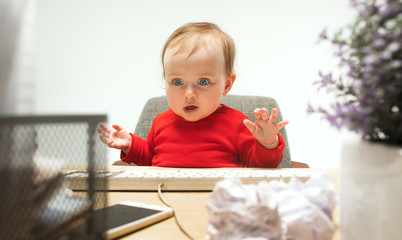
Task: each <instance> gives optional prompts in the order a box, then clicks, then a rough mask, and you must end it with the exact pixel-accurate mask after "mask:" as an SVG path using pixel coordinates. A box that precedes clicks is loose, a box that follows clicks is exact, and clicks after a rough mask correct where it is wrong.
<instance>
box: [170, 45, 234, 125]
mask: <svg viewBox="0 0 402 240" xmlns="http://www.w3.org/2000/svg"><path fill="white" fill-rule="evenodd" d="M176 50H177V49H176V48H173V49H171V48H168V49H167V51H166V53H165V56H164V69H165V84H166V96H167V100H168V102H169V106H170V108H171V109H172V110H173V112H174V113H176V114H177V115H179V116H181V117H183V118H184V119H185V120H187V121H191V122H194V121H198V120H201V119H203V118H205V117H207V116H209V115H210V114H212V113H213V112H215V111H216V110H217V109H218V108H219V107H220V103H221V99H222V96H223V95H226V94H227V93H228V92H229V90H230V88H231V86H232V84H233V81H234V79H235V77H236V75H235V74H234V73H233V74H230V75H228V74H227V73H226V71H225V60H224V57H223V53H222V50H220V49H218V48H213V49H208V50H206V49H203V48H200V49H199V50H197V51H196V52H195V53H194V54H192V55H191V56H188V53H187V52H186V51H183V52H180V53H177V54H175V52H176Z"/></svg>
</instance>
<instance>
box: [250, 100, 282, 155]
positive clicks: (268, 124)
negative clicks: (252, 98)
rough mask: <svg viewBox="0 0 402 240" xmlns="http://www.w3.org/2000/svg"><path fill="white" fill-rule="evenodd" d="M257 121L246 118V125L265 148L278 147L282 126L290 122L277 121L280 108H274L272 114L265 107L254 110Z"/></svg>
mask: <svg viewBox="0 0 402 240" xmlns="http://www.w3.org/2000/svg"><path fill="white" fill-rule="evenodd" d="M254 115H255V123H253V122H252V121H250V120H248V119H245V120H244V121H243V122H244V125H246V127H247V128H248V129H249V130H250V132H251V134H252V135H253V136H254V137H255V139H257V141H258V142H259V143H260V144H261V145H262V146H264V147H265V148H268V149H271V148H276V147H277V145H278V138H277V134H278V132H279V130H280V129H281V128H283V127H284V126H286V125H287V124H288V123H289V122H288V121H282V122H279V123H276V119H277V117H278V109H276V108H274V109H272V113H271V116H269V112H268V110H267V109H265V108H261V109H259V108H257V109H255V110H254Z"/></svg>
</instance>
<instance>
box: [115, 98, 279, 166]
mask: <svg viewBox="0 0 402 240" xmlns="http://www.w3.org/2000/svg"><path fill="white" fill-rule="evenodd" d="M246 118H247V119H249V117H248V116H246V115H244V114H243V113H242V112H239V111H237V110H235V109H233V108H229V107H227V106H225V105H223V104H222V107H220V108H219V109H218V110H217V111H215V112H214V113H213V114H211V115H210V116H208V117H206V118H204V119H201V120H199V121H196V122H189V121H186V120H185V119H183V118H182V117H180V116H178V115H176V114H175V113H174V112H173V111H172V110H168V111H166V112H164V113H161V114H159V115H158V116H156V118H155V119H154V121H153V124H152V128H151V130H150V132H149V134H148V136H147V140H144V139H142V138H139V137H137V136H135V135H133V134H131V137H132V142H131V146H130V149H129V150H128V152H127V154H124V152H121V159H122V160H123V161H124V162H127V163H135V164H137V165H140V166H151V165H152V166H160V167H195V168H211V167H245V166H246V167H266V168H276V167H278V166H279V164H280V163H281V160H282V154H283V149H284V147H285V142H284V140H283V138H282V137H281V135H280V134H278V138H279V144H278V146H277V148H275V149H266V148H264V147H263V146H262V145H261V144H260V143H259V142H258V141H257V140H256V139H255V138H254V137H253V136H252V135H251V133H250V131H249V130H248V129H247V128H246V126H244V124H243V120H244V119H246Z"/></svg>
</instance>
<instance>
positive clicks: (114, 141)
mask: <svg viewBox="0 0 402 240" xmlns="http://www.w3.org/2000/svg"><path fill="white" fill-rule="evenodd" d="M112 127H113V128H114V129H111V128H108V127H106V126H105V125H103V124H102V123H101V124H100V125H99V127H98V129H97V130H98V133H99V138H100V140H101V141H102V142H104V143H105V144H106V145H107V146H108V147H111V148H117V149H120V150H122V151H123V152H125V153H127V152H128V149H129V148H130V144H131V136H130V134H129V133H128V132H127V130H126V129H124V128H122V127H121V126H119V125H112Z"/></svg>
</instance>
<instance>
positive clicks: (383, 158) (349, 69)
mask: <svg viewBox="0 0 402 240" xmlns="http://www.w3.org/2000/svg"><path fill="white" fill-rule="evenodd" d="M351 4H352V7H353V8H355V9H356V10H357V13H358V14H357V17H356V19H355V21H354V22H353V23H352V24H351V25H349V26H347V27H346V28H343V29H341V30H339V31H338V32H336V33H335V34H333V35H332V36H330V34H328V33H327V31H326V30H324V31H323V32H322V33H321V34H320V40H321V41H328V42H330V43H331V44H332V45H334V46H335V49H336V52H335V56H336V58H337V59H338V60H339V68H337V69H336V72H329V73H322V72H321V71H320V72H319V76H320V80H318V81H316V82H314V84H315V85H316V86H318V89H319V90H322V89H326V90H327V91H328V92H329V93H331V94H333V96H334V98H335V102H334V103H333V104H332V105H331V106H330V107H329V108H323V107H316V106H313V105H312V104H309V105H308V112H309V113H312V114H319V115H321V116H323V117H324V118H325V119H327V120H328V121H329V123H330V124H331V125H332V126H334V127H336V128H338V129H341V128H347V129H349V130H352V131H354V132H356V133H357V135H359V136H361V138H360V139H361V140H359V141H347V142H345V143H344V144H343V145H342V163H341V172H342V176H341V232H342V239H346V240H348V239H400V232H399V228H400V227H401V224H402V217H401V216H402V214H401V213H402V204H401V203H402V187H401V186H400V184H401V183H402V174H401V172H402V1H401V0H383V1H375V0H368V1H357V0H351Z"/></svg>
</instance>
